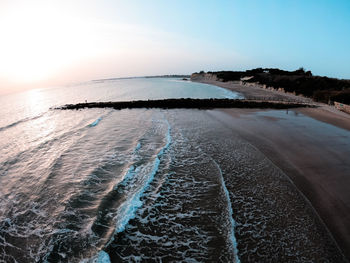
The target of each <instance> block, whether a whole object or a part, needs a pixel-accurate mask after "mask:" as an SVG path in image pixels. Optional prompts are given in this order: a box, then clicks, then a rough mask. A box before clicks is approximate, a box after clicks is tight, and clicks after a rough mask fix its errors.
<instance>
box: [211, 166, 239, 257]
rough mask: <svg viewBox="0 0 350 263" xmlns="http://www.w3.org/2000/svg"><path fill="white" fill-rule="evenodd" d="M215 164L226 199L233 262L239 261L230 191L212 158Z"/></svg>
mask: <svg viewBox="0 0 350 263" xmlns="http://www.w3.org/2000/svg"><path fill="white" fill-rule="evenodd" d="M212 160H213V162H214V164H215V166H216V167H217V168H218V170H219V174H220V181H221V186H222V190H223V191H224V194H225V197H226V201H227V210H228V220H229V222H230V229H229V232H228V233H229V239H230V242H231V245H232V248H233V253H234V258H235V262H236V263H239V262H240V260H239V257H238V249H237V241H236V237H235V225H236V222H235V221H234V219H233V210H232V203H231V199H230V193H229V191H228V189H227V187H226V184H225V180H224V176H223V174H222V170H221V168H220V166H219V164H218V163H217V162H216V161H215V160H214V159H212Z"/></svg>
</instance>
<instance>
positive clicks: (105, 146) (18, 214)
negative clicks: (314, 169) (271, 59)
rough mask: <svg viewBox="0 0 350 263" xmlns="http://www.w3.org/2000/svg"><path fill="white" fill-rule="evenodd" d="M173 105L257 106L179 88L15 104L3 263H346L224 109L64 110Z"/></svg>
mask: <svg viewBox="0 0 350 263" xmlns="http://www.w3.org/2000/svg"><path fill="white" fill-rule="evenodd" d="M166 98H237V99H239V98H243V96H242V95H241V94H238V93H234V92H231V91H228V90H225V89H222V88H219V87H216V86H212V85H207V84H201V83H194V82H190V81H184V80H182V79H178V78H130V79H108V80H96V81H89V82H84V83H78V84H74V85H68V86H64V87H55V88H47V89H34V90H29V91H25V92H21V93H15V94H9V95H3V96H1V97H0V105H1V108H0V116H1V118H0V262H24V263H26V262H241V261H242V262H289V261H294V260H296V261H298V260H297V259H300V260H299V262H307V261H308V260H310V259H317V260H320V262H321V261H322V262H332V260H334V259H336V258H330V257H329V255H330V253H328V252H329V251H331V252H332V251H335V250H336V248H334V245H333V244H331V245H329V244H328V243H324V242H323V243H322V242H319V240H323V239H322V235H323V234H322V233H324V231H321V230H322V229H321V230H320V227H319V225H318V224H315V223H314V222H315V217H314V211H313V209H312V208H311V207H310V205H308V203H307V202H305V200H304V198H303V196H302V195H301V194H300V193H299V192H298V191H297V190H296V188H295V187H294V185H293V184H292V183H291V181H290V180H289V179H288V177H287V176H286V175H285V174H284V173H283V172H282V171H281V170H280V169H278V168H277V167H276V166H274V165H273V164H272V162H271V161H270V160H268V159H267V158H266V157H265V156H264V155H263V154H262V153H261V152H259V151H258V150H257V149H256V148H255V147H253V146H252V145H250V144H249V143H248V142H246V141H245V140H243V139H242V138H240V137H239V136H238V135H237V134H235V133H234V132H232V130H231V129H230V128H229V127H227V125H226V124H225V122H223V121H222V120H220V118H218V117H217V113H213V111H212V110H184V109H183V110H182V109H174V110H162V109H123V110H114V109H108V108H106V109H82V110H58V109H55V108H56V107H59V106H62V105H64V104H68V103H81V102H85V101H88V102H94V101H129V100H141V99H142V100H147V99H166ZM309 232H311V233H312V235H311V236H310V235H309V234H308V233H309ZM325 247H326V249H325ZM281 260H282V261H281Z"/></svg>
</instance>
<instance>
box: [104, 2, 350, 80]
mask: <svg viewBox="0 0 350 263" xmlns="http://www.w3.org/2000/svg"><path fill="white" fill-rule="evenodd" d="M129 2H130V1H128V4H125V5H123V7H122V8H123V12H120V13H121V14H123V13H125V14H127V15H125V16H123V15H121V16H120V17H119V18H118V19H119V20H120V21H123V22H128V21H130V20H131V21H134V22H136V23H139V24H144V25H148V26H151V27H156V28H160V29H162V30H164V31H169V32H175V33H178V34H179V35H183V36H186V37H193V38H196V39H197V40H199V41H200V42H203V43H210V44H211V45H212V46H213V50H212V52H213V53H214V54H215V52H217V51H218V50H216V48H220V49H221V50H220V51H222V50H225V51H227V52H228V53H230V52H235V53H238V55H239V56H242V57H243V58H246V60H245V61H243V62H244V63H243V65H239V64H237V63H235V61H232V62H229V61H223V69H224V67H225V66H231V67H230V68H226V69H240V68H246V67H256V66H266V67H281V68H286V69H294V68H296V67H300V66H304V67H306V68H307V69H311V70H312V71H314V72H315V73H316V74H321V75H329V76H338V77H344V78H350V1H349V0H336V1H334V0H333V1H332V0H304V1H301V0H255V1H254V0H253V1H252V0H244V1H243V0H241V1H237V0H236V1H232V0H231V1H205V0H204V1H188V0H187V1H171V2H170V1H143V3H142V4H140V2H141V1H134V2H133V4H129ZM124 9H125V12H124ZM113 15H114V12H113V10H111V12H110V16H111V18H112V17H113ZM112 19H113V18H112ZM198 48H199V49H200V47H198ZM203 56H205V54H203ZM219 65H220V63H217V64H216V65H215V69H218V68H220V66H219ZM205 69H206V70H210V69H211V68H210V66H208V67H207V68H205Z"/></svg>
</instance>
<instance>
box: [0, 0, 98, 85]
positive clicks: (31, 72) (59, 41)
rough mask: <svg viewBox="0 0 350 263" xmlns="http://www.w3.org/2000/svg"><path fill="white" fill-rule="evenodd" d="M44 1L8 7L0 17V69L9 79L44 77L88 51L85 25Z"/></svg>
mask: <svg viewBox="0 0 350 263" xmlns="http://www.w3.org/2000/svg"><path fill="white" fill-rule="evenodd" d="M47 3H49V1H48V2H46V3H45V2H42V3H40V4H39V3H37V4H36V5H33V4H32V3H30V4H28V5H20V6H16V7H12V8H9V10H8V11H7V12H6V14H5V15H4V16H2V17H1V18H0V22H1V23H0V32H1V43H0V57H1V61H0V70H1V74H3V75H4V76H3V77H5V78H7V79H8V80H10V81H12V82H16V83H28V82H35V81H40V80H45V79H48V78H50V77H52V76H53V75H54V74H55V73H57V72H59V71H60V70H61V69H62V68H63V67H67V66H69V65H70V64H72V63H75V62H76V61H78V60H79V59H81V58H83V57H84V56H86V55H88V54H89V52H91V47H92V46H93V40H92V39H91V38H90V36H92V35H93V34H89V28H88V27H87V26H86V25H85V24H84V23H83V22H82V21H81V20H79V19H78V18H75V17H72V16H69V14H67V12H65V11H66V10H62V8H59V6H52V5H49V4H47Z"/></svg>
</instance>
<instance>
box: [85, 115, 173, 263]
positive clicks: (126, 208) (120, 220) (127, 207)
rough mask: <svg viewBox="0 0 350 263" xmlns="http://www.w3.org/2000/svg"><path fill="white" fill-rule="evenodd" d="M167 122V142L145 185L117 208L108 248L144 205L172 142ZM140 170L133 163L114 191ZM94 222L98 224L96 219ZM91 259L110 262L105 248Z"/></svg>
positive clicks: (105, 262)
mask: <svg viewBox="0 0 350 263" xmlns="http://www.w3.org/2000/svg"><path fill="white" fill-rule="evenodd" d="M165 122H166V124H167V126H168V129H167V133H166V143H165V145H164V146H163V147H162V148H161V149H160V151H159V152H158V153H157V155H156V157H155V159H154V161H153V163H152V170H151V171H150V173H149V174H148V177H147V180H146V181H145V182H144V184H143V186H142V187H141V188H140V189H139V190H138V191H136V192H135V193H133V194H132V196H131V197H130V198H129V199H128V200H126V201H125V202H124V203H123V204H122V205H121V206H119V209H118V210H117V215H116V217H115V218H114V221H115V222H116V224H115V229H114V233H113V234H112V236H111V238H110V239H109V241H108V242H107V243H106V244H105V246H104V247H105V248H107V247H108V246H109V245H110V244H111V243H112V242H113V241H114V235H116V234H118V233H121V232H123V231H124V230H125V228H126V226H127V225H128V223H129V221H130V220H131V219H133V218H135V216H136V212H137V210H138V209H139V208H140V207H141V206H142V205H143V202H142V201H141V198H142V196H143V195H144V193H145V191H146V190H147V189H148V187H149V185H150V184H151V182H152V181H153V180H154V177H155V175H156V173H157V171H158V168H159V165H160V162H161V159H162V156H163V154H164V152H165V151H166V150H167V149H168V148H169V146H170V144H171V126H170V124H169V122H168V121H167V120H166V121H165ZM140 148H141V143H140V142H139V143H138V144H137V145H136V147H135V149H134V153H135V152H138V151H139V149H140ZM138 172H139V169H138V167H136V166H135V165H131V166H130V167H129V169H128V171H127V172H126V174H125V175H124V178H123V181H122V182H120V183H118V184H117V185H116V186H115V187H114V189H113V191H112V192H116V191H117V192H119V190H120V188H123V187H125V186H126V185H127V184H128V182H129V181H130V180H131V179H132V178H133V177H136V176H135V175H136V174H137V173H138ZM108 203H110V202H108ZM99 210H100V208H99ZM94 224H95V225H96V221H95V223H94ZM91 260H92V261H93V262H98V263H102V262H103V263H107V262H110V258H109V256H108V253H106V252H105V251H104V250H103V249H102V250H101V251H100V252H99V253H98V254H97V255H96V256H95V257H93V258H91Z"/></svg>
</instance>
